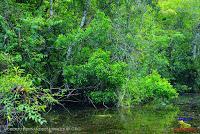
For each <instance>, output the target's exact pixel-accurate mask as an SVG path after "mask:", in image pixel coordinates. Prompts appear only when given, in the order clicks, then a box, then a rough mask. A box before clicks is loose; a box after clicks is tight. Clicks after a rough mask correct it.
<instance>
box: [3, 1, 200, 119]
mask: <svg viewBox="0 0 200 134" xmlns="http://www.w3.org/2000/svg"><path fill="white" fill-rule="evenodd" d="M199 39H200V2H199V1H198V0H112V1H111V0H101V1H98V0H52V1H49V0H1V1H0V67H1V68H0V71H1V77H0V91H1V92H2V93H3V95H4V94H6V95H5V96H6V97H3V98H4V99H8V98H9V96H12V97H14V98H10V100H7V101H8V104H9V103H10V102H11V101H14V102H15V101H17V102H18V99H19V97H20V95H17V98H15V97H16V96H15V94H13V93H12V92H11V89H12V88H13V87H14V86H17V85H18V86H22V87H23V88H24V89H26V90H27V92H29V95H28V96H27V98H29V99H28V100H30V98H34V96H37V94H41V93H43V92H44V91H43V89H47V90H46V91H45V93H44V94H45V96H46V97H47V98H48V96H49V97H50V98H49V99H50V100H53V99H54V98H51V97H52V94H51V90H52V89H55V88H57V89H62V90H63V92H64V93H62V95H61V97H63V98H67V99H72V101H73V99H74V98H73V97H71V98H70V97H69V95H73V93H72V92H68V89H70V90H69V91H71V90H76V93H74V94H76V95H78V96H76V100H79V101H81V102H91V103H94V104H103V105H104V104H118V105H129V106H130V105H132V104H144V103H148V102H152V101H156V100H159V101H164V102H167V101H168V100H170V99H172V98H175V97H176V96H177V94H178V93H177V92H179V93H184V92H199V91H200V90H199V87H200V64H199V60H200V52H199V50H200V44H199V42H200V40H199ZM5 55H7V56H8V55H9V56H10V57H12V60H5ZM16 67H19V68H20V69H23V70H24V73H23V74H19V75H18V74H15V73H13V72H12V71H11V70H12V68H16ZM27 75H28V76H30V77H29V78H27ZM16 83H17V85H16ZM34 87H35V88H34ZM41 88H43V89H41ZM36 89H41V90H36ZM61 92H62V91H61ZM68 93H69V94H68ZM15 99H16V100H15ZM44 100H45V99H44ZM44 100H41V101H42V102H43V101H44ZM46 100H48V99H46ZM38 101H39V100H37V99H36V100H35V101H34V103H31V104H29V102H28V101H23V99H22V100H20V101H19V102H18V104H17V105H15V106H10V109H13V108H16V109H17V110H18V112H22V113H32V114H36V116H40V114H39V113H40V111H41V110H43V108H44V107H45V106H44V107H43V104H42V102H41V104H37V103H38ZM50 102H51V101H50ZM6 103H7V102H6ZM1 105H5V102H1ZM13 105H14V104H13ZM41 106H42V107H43V108H42V109H40V107H41ZM22 107H25V109H23V108H22ZM35 107H36V108H35ZM31 109H34V110H32V111H31ZM6 111H8V112H6V115H7V117H9V118H10V115H9V114H10V113H9V110H6ZM36 116H34V117H33V116H32V115H28V116H27V118H31V119H33V120H35V121H36V122H40V121H41V120H42V118H39V119H38V118H36ZM42 122H43V121H42Z"/></svg>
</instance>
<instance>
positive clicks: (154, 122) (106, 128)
mask: <svg viewBox="0 0 200 134" xmlns="http://www.w3.org/2000/svg"><path fill="white" fill-rule="evenodd" d="M46 118H47V120H48V124H47V125H45V126H43V127H44V128H63V129H64V128H65V130H64V131H61V130H56V129H49V130H48V131H38V132H37V131H36V133H51V132H52V133H73V132H74V133H120V134H121V133H122V134H129V133H131V134H132V133H136V134H137V133H138V134H143V133H144V134H162V133H174V129H177V128H179V127H180V125H179V123H178V119H179V120H180V119H190V120H184V122H186V123H188V124H190V125H191V127H192V128H198V127H199V126H200V96H199V95H187V96H181V97H179V99H177V100H176V101H175V106H174V107H168V108H159V109H158V108H153V107H151V106H148V107H135V108H132V109H107V110H106V109H98V110H96V109H93V108H80V109H77V108H76V109H74V110H73V109H71V110H70V114H69V112H67V111H65V110H59V111H58V110H57V111H51V112H50V113H48V114H47V115H46ZM26 126H27V127H33V126H34V125H33V124H27V125H26ZM34 127H35V128H37V127H38V130H39V127H41V126H34ZM23 133H30V132H23Z"/></svg>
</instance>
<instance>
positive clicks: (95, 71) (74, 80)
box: [64, 49, 127, 103]
mask: <svg viewBox="0 0 200 134" xmlns="http://www.w3.org/2000/svg"><path fill="white" fill-rule="evenodd" d="M126 66H127V65H126V63H124V62H112V61H111V59H110V52H105V51H103V50H101V49H99V50H97V51H96V52H94V53H93V54H92V56H91V57H90V58H89V59H88V62H86V63H85V64H82V65H70V66H66V67H64V76H65V81H66V82H67V84H68V85H70V87H72V88H77V87H78V88H81V89H83V90H85V91H86V94H88V93H90V92H91V95H92V96H93V97H92V99H94V102H97V103H100V100H102V102H105V103H106V102H108V101H107V100H105V97H103V96H102V95H106V94H107V95H108V100H110V101H111V100H113V99H110V98H109V96H110V93H116V92H117V89H119V88H120V87H121V85H122V84H123V83H124V82H125V79H126ZM88 87H90V88H89V90H88ZM108 89H109V90H108ZM83 95H85V94H83ZM100 96H102V98H100ZM113 101H114V100H113Z"/></svg>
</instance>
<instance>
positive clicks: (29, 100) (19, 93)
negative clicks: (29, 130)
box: [0, 68, 56, 125]
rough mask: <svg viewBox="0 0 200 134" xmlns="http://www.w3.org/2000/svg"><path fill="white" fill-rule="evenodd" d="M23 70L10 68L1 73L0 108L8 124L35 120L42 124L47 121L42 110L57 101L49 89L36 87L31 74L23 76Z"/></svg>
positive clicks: (19, 123) (20, 123)
mask: <svg viewBox="0 0 200 134" xmlns="http://www.w3.org/2000/svg"><path fill="white" fill-rule="evenodd" d="M22 73H23V70H20V69H19V68H14V69H9V70H7V72H5V73H1V75H0V108H1V109H0V110H1V114H2V115H3V116H2V118H3V120H5V122H6V124H7V125H13V124H15V123H17V124H18V125H22V124H23V121H26V120H33V121H34V122H36V123H40V124H41V125H42V124H44V123H45V122H46V120H45V119H44V118H43V117H42V115H41V112H45V109H46V107H47V106H48V105H49V104H53V103H56V100H55V99H54V98H53V97H52V96H51V95H50V93H49V92H48V90H44V89H36V88H35V87H34V85H33V83H32V81H31V79H30V75H26V76H22Z"/></svg>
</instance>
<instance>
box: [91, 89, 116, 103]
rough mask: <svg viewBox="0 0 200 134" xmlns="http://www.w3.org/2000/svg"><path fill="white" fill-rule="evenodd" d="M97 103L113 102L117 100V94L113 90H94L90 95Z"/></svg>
mask: <svg viewBox="0 0 200 134" xmlns="http://www.w3.org/2000/svg"><path fill="white" fill-rule="evenodd" d="M88 96H89V97H90V98H91V99H92V100H93V101H94V103H96V104H101V103H103V104H104V103H105V104H112V103H115V102H117V96H116V94H115V92H113V91H110V90H108V91H92V92H90V93H89V95H88Z"/></svg>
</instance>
